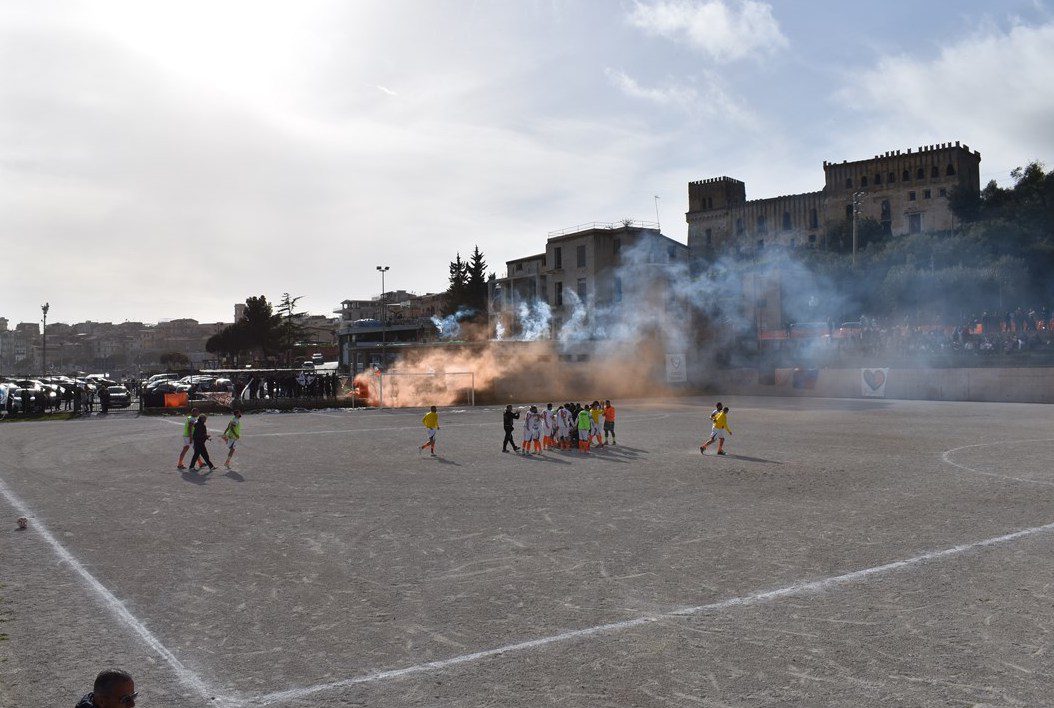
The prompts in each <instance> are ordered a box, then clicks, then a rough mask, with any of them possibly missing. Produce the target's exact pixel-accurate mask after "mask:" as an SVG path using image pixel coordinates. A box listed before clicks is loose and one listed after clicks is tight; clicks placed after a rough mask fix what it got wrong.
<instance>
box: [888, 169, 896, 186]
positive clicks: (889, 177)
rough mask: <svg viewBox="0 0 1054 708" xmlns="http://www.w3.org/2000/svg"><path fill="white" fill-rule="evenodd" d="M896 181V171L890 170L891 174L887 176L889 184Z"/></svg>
mask: <svg viewBox="0 0 1054 708" xmlns="http://www.w3.org/2000/svg"><path fill="white" fill-rule="evenodd" d="M896 181H897V175H896V173H895V172H890V173H889V175H887V177H886V183H887V184H893V183H894V182H896Z"/></svg>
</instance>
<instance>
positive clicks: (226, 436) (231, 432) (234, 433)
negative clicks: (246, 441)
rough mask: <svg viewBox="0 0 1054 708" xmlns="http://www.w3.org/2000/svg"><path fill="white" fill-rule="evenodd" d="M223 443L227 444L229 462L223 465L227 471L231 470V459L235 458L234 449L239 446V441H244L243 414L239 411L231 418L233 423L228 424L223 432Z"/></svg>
mask: <svg viewBox="0 0 1054 708" xmlns="http://www.w3.org/2000/svg"><path fill="white" fill-rule="evenodd" d="M222 438H223V442H225V443H226V444H227V461H226V462H224V463H223V466H224V467H226V468H227V469H230V468H231V459H233V458H234V448H236V447H237V446H238V441H239V440H241V439H242V412H241V411H239V410H235V411H234V417H233V418H231V422H229V423H227V427H226V429H224V431H223V436H222Z"/></svg>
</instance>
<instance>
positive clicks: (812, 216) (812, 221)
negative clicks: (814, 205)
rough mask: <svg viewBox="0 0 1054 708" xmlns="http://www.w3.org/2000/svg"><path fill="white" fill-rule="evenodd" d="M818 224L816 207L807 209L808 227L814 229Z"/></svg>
mask: <svg viewBox="0 0 1054 708" xmlns="http://www.w3.org/2000/svg"><path fill="white" fill-rule="evenodd" d="M819 226H820V220H819V218H818V217H817V214H816V209H810V210H809V228H810V229H816V228H819Z"/></svg>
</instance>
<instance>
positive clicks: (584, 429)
mask: <svg viewBox="0 0 1054 708" xmlns="http://www.w3.org/2000/svg"><path fill="white" fill-rule="evenodd" d="M592 427H593V416H591V415H590V414H589V409H588V408H583V409H582V410H580V411H578V449H579V450H580V451H582V452H589V443H590V437H591V436H590V434H589V431H590V428H592Z"/></svg>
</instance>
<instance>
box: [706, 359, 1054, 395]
mask: <svg viewBox="0 0 1054 708" xmlns="http://www.w3.org/2000/svg"><path fill="white" fill-rule="evenodd" d="M715 373H717V374H719V376H717V377H715V378H713V379H711V380H710V381H708V382H705V383H704V384H702V385H703V387H704V388H706V389H709V390H713V391H714V392H715V393H718V394H720V393H726V392H727V393H730V394H739V395H750V396H806V397H809V396H812V397H824V398H864V396H863V393H862V391H861V385H860V377H861V374H860V369H819V370H818V371H817V374H816V380H815V383H814V384H813V386H812V387H811V388H808V387H803V388H795V387H794V369H776V370H775V383H773V384H771V385H770V384H767V383H761V382H760V381H759V376H758V370H756V369H734V370H729V371H725V372H715ZM762 380H763V377H762ZM885 397H886V398H901V399H909V400H925V401H986V402H1013V403H1054V368H1039V367H1037V368H1027V369H1026V368H1020V369H1001V368H984V369H890V370H889V375H888V377H887V380H886V388H885Z"/></svg>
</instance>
